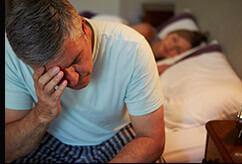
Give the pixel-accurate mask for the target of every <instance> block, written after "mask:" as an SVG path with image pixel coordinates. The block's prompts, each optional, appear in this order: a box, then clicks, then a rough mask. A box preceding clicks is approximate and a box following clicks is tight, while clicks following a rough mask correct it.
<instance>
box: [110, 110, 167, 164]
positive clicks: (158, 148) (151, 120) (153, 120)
mask: <svg viewBox="0 0 242 164" xmlns="http://www.w3.org/2000/svg"><path fill="white" fill-rule="evenodd" d="M131 123H132V125H133V127H134V130H135V133H136V138H135V139H134V140H132V141H131V142H130V143H128V144H127V145H125V146H124V148H123V149H122V150H121V151H120V152H119V153H118V154H117V156H116V157H115V158H114V159H112V160H111V161H110V163H126V162H128V163H133V162H134V163H140V162H146V163H148V162H154V161H155V160H157V159H158V158H159V157H160V156H161V154H162V153H163V150H164V143H165V129H164V118H163V106H161V107H160V108H159V109H158V110H156V111H154V112H152V113H150V114H147V115H144V116H131Z"/></svg>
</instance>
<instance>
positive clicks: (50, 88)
mask: <svg viewBox="0 0 242 164" xmlns="http://www.w3.org/2000/svg"><path fill="white" fill-rule="evenodd" d="M63 75H64V73H63V71H60V72H59V73H58V74H57V75H56V76H55V77H54V78H53V79H51V81H50V82H49V83H47V84H46V86H45V89H44V90H45V91H46V92H47V93H50V92H51V91H53V89H54V88H55V87H56V86H57V84H58V83H59V82H60V81H61V79H62V77H63Z"/></svg>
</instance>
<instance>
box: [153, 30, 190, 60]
mask: <svg viewBox="0 0 242 164" xmlns="http://www.w3.org/2000/svg"><path fill="white" fill-rule="evenodd" d="M190 48H192V45H191V43H190V42H188V41H187V40H185V39H184V38H183V37H181V36H180V35H178V34H177V33H171V34H168V35H167V36H166V37H165V39H164V40H162V41H160V43H159V46H157V50H156V53H159V54H160V55H159V56H163V57H173V56H176V55H178V54H181V53H183V52H185V51H187V50H189V49H190ZM154 53H155V51H154Z"/></svg>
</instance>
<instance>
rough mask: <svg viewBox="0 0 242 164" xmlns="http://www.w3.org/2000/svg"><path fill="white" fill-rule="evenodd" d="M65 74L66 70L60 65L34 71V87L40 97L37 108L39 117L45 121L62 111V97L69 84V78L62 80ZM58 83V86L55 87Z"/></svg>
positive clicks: (50, 119)
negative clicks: (61, 68) (46, 69)
mask: <svg viewBox="0 0 242 164" xmlns="http://www.w3.org/2000/svg"><path fill="white" fill-rule="evenodd" d="M63 76H64V72H63V71H61V70H60V67H58V66H54V67H53V68H51V69H50V70H48V71H47V72H45V68H44V67H41V68H39V69H37V70H35V71H34V74H33V79H34V87H35V92H36V95H37V98H38V104H37V105H36V106H37V108H35V109H36V110H38V111H37V112H38V117H39V118H40V119H42V120H44V121H47V122H49V121H52V120H53V119H55V118H56V117H58V115H59V114H60V112H61V105H60V97H61V95H62V93H63V92H64V90H65V88H66V86H67V80H63V81H62V78H63ZM60 81H62V82H61V83H60ZM59 83H60V84H59ZM58 84H59V85H58ZM57 85H58V88H57V89H55V87H56V86H57Z"/></svg>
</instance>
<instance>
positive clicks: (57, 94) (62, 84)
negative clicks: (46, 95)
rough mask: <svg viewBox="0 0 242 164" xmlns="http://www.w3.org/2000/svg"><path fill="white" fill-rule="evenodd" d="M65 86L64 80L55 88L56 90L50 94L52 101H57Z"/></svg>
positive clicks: (65, 81)
mask: <svg viewBox="0 0 242 164" xmlns="http://www.w3.org/2000/svg"><path fill="white" fill-rule="evenodd" d="M66 86H67V80H64V81H63V82H62V83H61V84H60V85H59V87H58V88H57V89H56V91H55V92H54V93H53V95H52V98H53V99H52V100H53V101H58V100H59V99H60V97H61V95H62V93H63V92H64V90H65V88H66Z"/></svg>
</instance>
